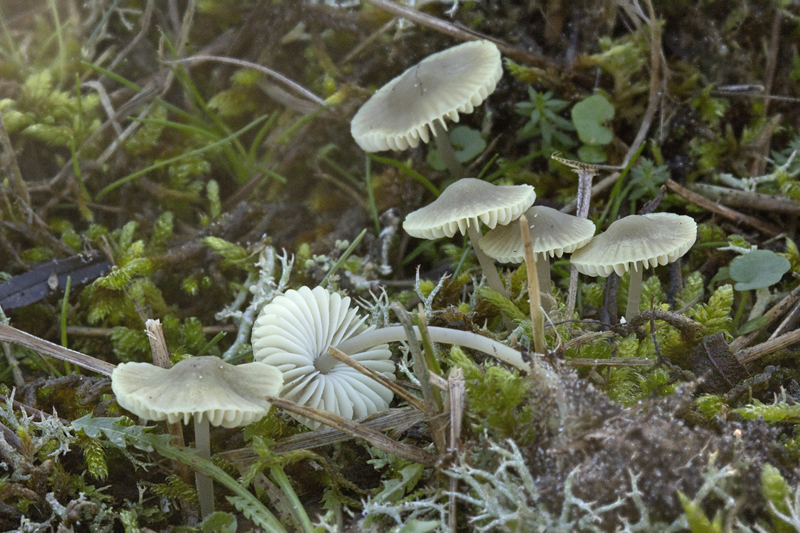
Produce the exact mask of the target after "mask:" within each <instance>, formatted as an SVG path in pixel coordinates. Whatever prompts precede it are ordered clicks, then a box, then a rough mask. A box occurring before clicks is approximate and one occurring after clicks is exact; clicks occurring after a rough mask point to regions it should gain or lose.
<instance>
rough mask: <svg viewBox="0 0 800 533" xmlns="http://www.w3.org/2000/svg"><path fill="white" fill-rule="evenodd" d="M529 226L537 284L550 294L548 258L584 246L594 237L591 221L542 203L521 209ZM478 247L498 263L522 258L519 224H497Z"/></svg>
mask: <svg viewBox="0 0 800 533" xmlns="http://www.w3.org/2000/svg"><path fill="white" fill-rule="evenodd" d="M525 217H527V219H528V225H529V227H530V229H531V245H532V247H533V257H534V260H535V261H536V268H537V270H538V274H539V287H540V289H541V291H542V292H543V293H544V294H548V295H549V294H550V258H551V257H561V256H562V255H564V254H565V253H567V254H568V253H572V252H574V251H575V250H577V249H578V248H581V247H583V246H585V245H586V244H587V243H588V242H589V241H591V240H592V237H594V229H595V228H594V222H592V221H591V220H589V219H586V218H578V217H574V216H572V215H568V214H566V213H562V212H561V211H558V210H556V209H551V208H549V207H545V206H543V205H535V206H533V207H530V208H528V210H527V211H525ZM480 245H481V249H483V251H484V252H485V253H486V255H488V256H489V257H491V258H493V259H496V260H498V261H500V262H501V263H521V262H522V261H523V260H524V259H525V250H524V244H523V241H522V232H521V231H520V227H519V224H508V225H506V226H497V227H496V228H494V229H493V230H491V231H490V232H488V233H487V234H486V235H484V236H483V238H481V241H480Z"/></svg>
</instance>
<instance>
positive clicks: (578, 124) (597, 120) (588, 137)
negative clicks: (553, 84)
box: [572, 94, 614, 145]
mask: <svg viewBox="0 0 800 533" xmlns="http://www.w3.org/2000/svg"><path fill="white" fill-rule="evenodd" d="M612 118H614V106H613V105H611V104H610V103H609V101H608V100H606V99H605V98H603V97H602V96H600V95H599V94H595V95H594V96H590V97H589V98H587V99H585V100H583V101H581V102H578V103H577V104H575V105H574V106H573V107H572V122H574V123H575V129H577V130H578V137H580V139H581V141H583V142H584V143H586V144H595V145H603V144H608V143H610V142H611V141H612V139H614V133H613V132H612V131H611V130H610V129H608V128H606V127H605V126H603V123H604V122H605V121H606V120H610V119H612Z"/></svg>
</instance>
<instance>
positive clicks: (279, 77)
mask: <svg viewBox="0 0 800 533" xmlns="http://www.w3.org/2000/svg"><path fill="white" fill-rule="evenodd" d="M206 61H215V62H217V63H228V64H231V65H236V66H237V67H243V68H249V69H253V70H257V71H259V72H262V73H264V74H266V75H267V76H269V77H270V78H272V79H274V80H276V81H278V82H280V83H282V84H283V85H285V86H286V87H288V88H290V89H292V90H293V91H295V92H296V93H297V94H300V95H302V96H303V97H305V98H307V99H308V100H310V101H311V102H314V103H315V104H317V105H318V106H320V107H325V106H326V105H327V104H326V103H325V100H323V99H322V98H320V97H319V96H317V95H316V94H314V93H312V92H311V91H309V90H308V89H306V88H305V87H303V86H302V85H300V84H299V83H297V82H295V81H292V80H290V79H289V78H287V77H286V76H284V75H283V74H281V73H280V72H277V71H275V70H272V69H271V68H268V67H265V66H264V65H259V64H258V63H253V62H251V61H243V60H241V59H236V58H233V57H224V56H200V55H197V56H192V57H187V58H185V59H177V60H174V61H165V63H166V64H167V65H173V64H179V63H191V64H194V63H203V62H206Z"/></svg>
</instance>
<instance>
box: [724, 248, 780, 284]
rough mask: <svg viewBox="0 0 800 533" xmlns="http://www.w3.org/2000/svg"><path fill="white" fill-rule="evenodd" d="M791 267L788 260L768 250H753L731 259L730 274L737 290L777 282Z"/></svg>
mask: <svg viewBox="0 0 800 533" xmlns="http://www.w3.org/2000/svg"><path fill="white" fill-rule="evenodd" d="M790 268H791V264H790V263H789V260H788V259H786V258H785V257H781V256H780V255H778V254H776V253H775V252H771V251H770V250H755V251H752V252H750V253H747V254H744V255H742V256H740V257H737V258H736V259H734V260H733V261H731V266H730V270H729V273H730V276H731V278H732V279H733V280H734V281H736V285H734V286H733V288H734V289H736V290H737V291H749V290H753V289H763V288H764V287H769V286H770V285H774V284H776V283H778V282H779V281H780V280H781V278H782V277H783V275H784V274H786V272H788V271H789V269H790Z"/></svg>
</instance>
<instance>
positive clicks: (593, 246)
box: [571, 213, 697, 322]
mask: <svg viewBox="0 0 800 533" xmlns="http://www.w3.org/2000/svg"><path fill="white" fill-rule="evenodd" d="M696 239H697V224H696V223H695V221H694V219H692V218H691V217H687V216H684V215H676V214H673V213H651V214H647V215H629V216H627V217H625V218H621V219H619V220H617V221H615V222H613V223H612V224H611V225H610V226H609V227H608V230H606V231H605V232H604V233H601V234H600V235H598V236H597V237H595V238H594V239H593V240H592V242H590V243H589V244H587V245H586V246H584V247H583V248H581V249H580V250H578V251H576V252H575V253H574V254H572V258H571V261H572V264H573V265H575V266H576V267H577V269H578V271H579V272H580V273H581V274H586V275H589V276H601V277H606V276H608V275H610V274H611V273H612V272H616V273H617V275H619V276H622V275H623V274H625V272H627V271H629V270H630V272H631V279H630V286H629V288H628V306H627V309H626V312H625V319H626V320H628V321H629V322H630V321H631V320H632V319H633V317H634V316H636V313H638V312H639V299H640V297H641V290H642V271H643V270H644V269H645V268H647V267H648V266H653V267H655V266H658V265H666V264H668V263H672V262H673V261H676V260H677V259H678V258H679V257H681V256H683V255H684V254H685V253H686V252H688V251H689V249H690V248H691V247H692V245H693V244H694V241H695V240H696Z"/></svg>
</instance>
